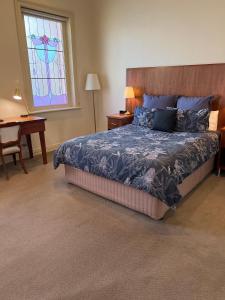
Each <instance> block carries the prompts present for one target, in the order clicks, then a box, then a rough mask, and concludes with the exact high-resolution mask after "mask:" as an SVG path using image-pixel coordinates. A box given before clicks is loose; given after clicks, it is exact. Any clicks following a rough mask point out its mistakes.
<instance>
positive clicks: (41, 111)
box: [29, 106, 81, 115]
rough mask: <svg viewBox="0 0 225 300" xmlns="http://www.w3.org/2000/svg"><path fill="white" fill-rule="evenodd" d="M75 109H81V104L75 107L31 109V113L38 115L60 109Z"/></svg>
mask: <svg viewBox="0 0 225 300" xmlns="http://www.w3.org/2000/svg"><path fill="white" fill-rule="evenodd" d="M73 109H75V110H76V109H81V107H80V106H73V107H64V108H53V109H43V110H36V111H30V112H29V115H37V114H42V113H52V112H58V111H66V110H73Z"/></svg>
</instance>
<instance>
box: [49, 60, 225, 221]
mask: <svg viewBox="0 0 225 300" xmlns="http://www.w3.org/2000/svg"><path fill="white" fill-rule="evenodd" d="M222 66H223V68H224V69H225V65H223V64H222ZM188 67H189V68H191V69H193V67H195V68H196V70H194V71H195V72H192V73H190V69H189V68H188ZM218 67H219V68H220V65H218ZM185 68H187V70H186V71H185ZM208 68H209V69H210V70H208ZM216 70H217V68H216ZM209 71H211V72H210V73H209ZM146 72H147V73H146ZM196 72H197V73H196ZM202 72H203V73H202ZM205 72H206V73H207V74H210V76H213V75H214V73H215V66H214V65H212V66H210V65H207V66H204V65H203V66H186V67H183V66H182V67H169V69H168V68H139V69H129V70H128V71H127V85H133V86H141V87H142V88H141V89H142V90H143V89H144V90H145V91H146V90H147V88H148V86H149V82H148V80H149V78H150V80H151V87H153V86H154V88H155V93H156V94H157V93H159V91H158V90H157V88H158V89H160V90H161V92H162V94H170V93H171V90H170V89H172V90H173V91H174V92H175V93H177V94H179V93H181V94H182V91H183V92H184V93H185V94H187V95H188V93H193V94H194V93H199V94H204V93H207V94H213V92H212V91H214V90H215V92H217V90H216V89H215V87H214V86H213V84H214V85H215V80H212V81H210V83H211V82H212V84H209V82H208V81H207V82H206V86H205V84H204V85H203V86H202V85H201V84H200V85H199V86H200V88H199V89H197V88H196V89H191V91H190V90H189V92H188V91H187V90H186V89H185V87H187V89H188V86H189V83H190V82H191V80H189V82H188V83H186V81H185V83H184V82H183V83H182V82H179V81H180V78H183V80H185V79H186V77H185V76H184V75H187V74H186V73H188V74H189V75H190V74H195V75H194V78H195V85H194V86H195V87H196V83H198V81H199V82H202V81H204V80H205V78H204V76H202V75H204V74H205ZM145 73H146V74H145ZM152 73H153V74H152ZM183 73H184V74H183ZM140 74H141V76H140ZM149 74H150V75H149ZM181 74H183V75H182V76H180V75H181ZM196 74H197V75H196ZM216 74H217V72H216ZM156 75H157V76H156ZM172 75H175V76H172ZM178 75H179V76H178ZM176 76H178V78H179V79H176ZM160 77H161V80H163V82H164V83H165V84H164V86H162V82H161V84H160V86H158V80H159V79H160ZM171 78H172V79H171ZM191 78H192V77H191ZM154 81H155V85H154ZM177 83H179V84H180V89H179V88H178V87H179V85H178V84H177ZM157 86H158V87H157ZM154 88H151V89H153V90H154ZM141 89H140V90H141ZM201 89H203V90H204V92H203V91H202V90H201ZM207 89H210V90H207ZM184 93H183V94H184ZM221 94H223V92H221ZM222 100H223V97H222ZM140 101H141V97H140V98H137V99H136V102H134V101H133V102H127V103H126V108H127V109H128V110H129V111H131V112H132V111H133V110H134V109H135V107H136V106H137V105H140ZM134 103H135V104H134ZM221 116H222V113H221V114H220V120H219V125H218V126H220V125H223V124H222V123H221V122H222V121H223V118H222V117H221ZM218 150H219V135H218V133H217V132H196V133H193V132H172V133H168V132H162V131H157V130H151V129H149V128H146V127H141V126H136V125H131V124H130V125H126V126H123V127H120V128H117V129H114V130H111V131H105V132H100V133H97V134H95V135H89V136H82V137H78V138H75V139H72V140H69V141H66V142H65V143H63V144H62V145H61V146H60V147H59V148H58V150H57V151H56V152H55V155H54V166H55V168H57V167H58V166H59V165H60V164H64V165H65V175H66V178H67V181H68V182H69V183H72V184H74V185H77V186H79V187H82V188H84V189H86V190H88V191H90V192H93V193H95V194H97V195H100V196H103V197H105V198H107V199H110V200H112V201H114V202H117V203H119V204H122V205H124V206H126V207H129V208H131V209H134V210H136V211H138V212H141V213H144V214H146V215H148V216H150V217H151V218H153V219H155V220H158V219H161V218H163V217H164V215H165V213H166V212H167V211H168V210H169V209H174V208H176V206H177V205H178V204H179V203H180V201H181V200H182V199H183V198H184V197H185V196H186V195H187V194H188V193H189V192H190V191H191V190H193V188H194V187H195V186H196V185H198V184H199V183H200V182H201V181H202V180H203V179H204V178H205V177H206V176H207V175H208V174H209V173H210V172H212V170H213V167H214V163H215V156H216V154H217V152H218Z"/></svg>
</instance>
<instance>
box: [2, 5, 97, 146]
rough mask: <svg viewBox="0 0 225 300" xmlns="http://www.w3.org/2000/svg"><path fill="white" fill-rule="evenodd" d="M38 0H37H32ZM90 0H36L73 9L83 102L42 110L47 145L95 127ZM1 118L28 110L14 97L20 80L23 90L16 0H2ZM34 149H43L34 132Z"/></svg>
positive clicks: (55, 143)
mask: <svg viewBox="0 0 225 300" xmlns="http://www.w3.org/2000/svg"><path fill="white" fill-rule="evenodd" d="M33 2H35V1H33ZM88 2H89V1H87V0H63V1H60V0H45V1H44V0H38V1H36V3H38V4H44V5H47V6H50V7H53V8H56V9H57V8H59V9H63V10H67V11H70V12H73V13H74V20H75V30H74V32H75V37H74V39H75V45H76V48H75V49H74V54H75V56H76V62H77V65H76V68H77V75H78V78H77V83H78V92H79V93H78V96H79V99H80V103H81V109H80V110H70V111H60V112H49V113H42V114H40V116H44V117H47V119H48V120H47V123H46V127H47V128H46V129H47V130H46V142H47V147H48V149H52V148H54V147H56V146H57V145H58V144H59V143H61V142H63V141H65V140H67V139H69V138H72V137H74V136H77V135H83V134H88V133H90V132H92V131H93V128H94V127H93V111H92V106H91V97H90V95H89V94H88V93H87V92H85V91H84V81H85V75H86V73H87V72H93V71H95V70H94V69H93V68H92V61H93V57H92V56H93V52H92V49H91V45H92V40H93V35H92V27H93V26H92V14H91V11H90V10H88ZM0 36H1V38H0V118H2V119H4V118H5V117H10V116H17V115H20V114H22V113H26V110H25V107H24V105H23V103H21V104H19V103H16V102H15V101H13V100H12V95H13V92H14V89H15V87H16V81H17V80H19V83H20V88H21V89H22V90H23V80H22V70H21V64H20V54H19V46H18V38H17V31H16V20H15V11H14V1H13V0H1V1H0ZM32 139H33V144H34V150H35V152H38V151H39V149H40V145H39V140H38V136H32Z"/></svg>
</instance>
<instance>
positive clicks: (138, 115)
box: [132, 106, 153, 128]
mask: <svg viewBox="0 0 225 300" xmlns="http://www.w3.org/2000/svg"><path fill="white" fill-rule="evenodd" d="M152 121H153V112H152V111H151V110H150V109H147V108H144V107H142V106H137V107H136V108H135V111H134V120H133V122H132V124H133V125H137V126H144V127H149V128H152Z"/></svg>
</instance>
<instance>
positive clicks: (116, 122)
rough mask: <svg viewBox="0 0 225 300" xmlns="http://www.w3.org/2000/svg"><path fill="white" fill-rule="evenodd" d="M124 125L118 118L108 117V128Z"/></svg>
mask: <svg viewBox="0 0 225 300" xmlns="http://www.w3.org/2000/svg"><path fill="white" fill-rule="evenodd" d="M120 126H122V122H121V120H118V119H110V118H109V119H108V129H113V128H117V127H120Z"/></svg>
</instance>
